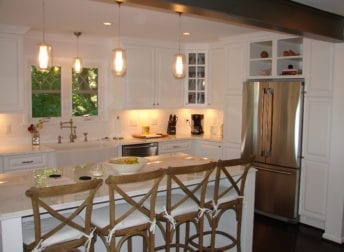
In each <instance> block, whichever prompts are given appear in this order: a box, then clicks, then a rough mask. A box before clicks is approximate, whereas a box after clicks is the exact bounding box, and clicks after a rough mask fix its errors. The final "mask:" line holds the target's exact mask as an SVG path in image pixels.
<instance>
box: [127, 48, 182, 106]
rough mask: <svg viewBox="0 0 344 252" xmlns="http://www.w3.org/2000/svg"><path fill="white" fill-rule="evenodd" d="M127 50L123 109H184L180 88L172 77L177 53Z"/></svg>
mask: <svg viewBox="0 0 344 252" xmlns="http://www.w3.org/2000/svg"><path fill="white" fill-rule="evenodd" d="M126 50H127V74H126V76H125V90H126V93H125V95H126V99H125V107H126V108H133V109H140V108H175V107H181V106H183V98H182V97H183V84H182V82H181V81H180V80H178V79H175V78H174V77H173V74H172V63H173V57H174V54H175V53H176V50H174V49H171V48H156V47H150V46H142V45H127V46H126Z"/></svg>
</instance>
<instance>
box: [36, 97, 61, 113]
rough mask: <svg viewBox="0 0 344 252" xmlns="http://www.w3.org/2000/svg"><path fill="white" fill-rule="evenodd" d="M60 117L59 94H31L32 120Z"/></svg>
mask: <svg viewBox="0 0 344 252" xmlns="http://www.w3.org/2000/svg"><path fill="white" fill-rule="evenodd" d="M60 116H61V95H60V94H32V118H39V117H60Z"/></svg>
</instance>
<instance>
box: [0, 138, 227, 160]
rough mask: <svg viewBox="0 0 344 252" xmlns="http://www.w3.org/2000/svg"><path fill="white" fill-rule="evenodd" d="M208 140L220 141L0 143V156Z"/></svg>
mask: <svg viewBox="0 0 344 252" xmlns="http://www.w3.org/2000/svg"><path fill="white" fill-rule="evenodd" d="M197 139H199V140H208V141H214V142H222V138H220V137H212V136H207V135H199V136H196V135H174V136H172V135H169V136H166V137H161V138H149V139H140V138H134V137H128V138H124V139H121V140H112V139H102V140H90V141H88V142H75V143H62V144H58V143H41V145H39V146H32V145H29V144H28V145H8V146H1V145H0V156H7V155H18V154H29V153H35V152H36V153H39V152H54V151H58V150H61V149H64V150H67V149H68V148H84V147H90V146H98V147H116V146H121V145H125V144H137V143H148V142H166V141H174V140H197Z"/></svg>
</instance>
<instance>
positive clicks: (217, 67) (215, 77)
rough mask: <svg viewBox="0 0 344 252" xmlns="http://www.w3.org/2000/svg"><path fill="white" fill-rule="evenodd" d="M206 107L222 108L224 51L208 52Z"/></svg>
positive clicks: (224, 69) (225, 81)
mask: <svg viewBox="0 0 344 252" xmlns="http://www.w3.org/2000/svg"><path fill="white" fill-rule="evenodd" d="M208 65H209V67H208V69H209V78H208V80H209V81H208V93H207V94H208V106H210V107H215V108H223V104H224V95H223V93H224V91H225V84H226V83H227V75H226V73H227V72H226V69H227V65H226V49H225V48H213V49H210V50H209V64H208Z"/></svg>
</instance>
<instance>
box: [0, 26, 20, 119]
mask: <svg viewBox="0 0 344 252" xmlns="http://www.w3.org/2000/svg"><path fill="white" fill-rule="evenodd" d="M22 55H23V42H22V36H21V35H16V34H7V33H1V32H0V59H2V60H0V89H1V90H2V91H3V92H1V93H0V112H5V113H6V112H18V111H22V110H23V97H22V94H23V86H24V85H23V67H22V64H23V56H22ZM5 59H6V60H5ZM4 91H6V92H4Z"/></svg>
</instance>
